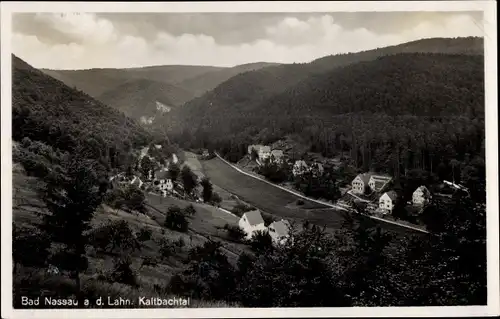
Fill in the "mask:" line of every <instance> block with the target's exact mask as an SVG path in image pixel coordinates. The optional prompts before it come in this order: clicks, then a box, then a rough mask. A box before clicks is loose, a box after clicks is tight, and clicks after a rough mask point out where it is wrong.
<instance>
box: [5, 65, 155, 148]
mask: <svg viewBox="0 0 500 319" xmlns="http://www.w3.org/2000/svg"><path fill="white" fill-rule="evenodd" d="M12 70H13V77H12V137H13V139H14V140H16V141H20V140H22V139H23V138H25V137H27V138H29V139H31V140H37V141H41V142H44V143H46V144H48V145H49V146H52V147H53V148H56V149H61V150H63V151H70V152H71V151H73V150H74V149H75V148H77V147H81V146H83V147H85V148H88V149H89V150H91V151H92V152H93V153H94V155H95V156H94V157H96V158H100V157H106V156H107V155H108V152H109V151H110V150H111V149H113V150H114V151H115V155H116V154H118V153H120V150H122V151H123V153H126V150H128V149H130V147H138V146H140V145H144V144H146V143H149V142H150V140H151V138H152V137H151V135H150V133H148V132H146V131H145V130H144V129H143V128H142V127H141V126H140V125H139V124H138V123H137V122H135V121H133V120H131V119H130V118H127V117H126V116H125V115H124V114H123V113H121V112H118V111H116V110H114V109H113V108H110V107H108V106H106V105H104V104H102V103H101V102H99V101H97V100H95V99H93V98H92V97H90V96H88V95H87V94H85V93H83V92H80V91H77V90H75V89H72V88H70V87H68V86H66V85H65V84H63V83H62V82H60V81H58V80H56V79H54V78H52V77H50V76H48V75H47V74H45V73H43V72H41V71H39V70H37V69H35V68H33V67H31V66H30V65H29V64H27V63H26V62H24V61H23V60H21V59H19V58H18V57H16V56H12ZM95 153H98V154H95Z"/></svg>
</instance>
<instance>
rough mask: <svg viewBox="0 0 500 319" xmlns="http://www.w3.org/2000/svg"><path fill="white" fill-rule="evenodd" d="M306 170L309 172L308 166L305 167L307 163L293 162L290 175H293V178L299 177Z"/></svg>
mask: <svg viewBox="0 0 500 319" xmlns="http://www.w3.org/2000/svg"><path fill="white" fill-rule="evenodd" d="M308 170H309V166H308V165H307V163H306V162H305V161H303V160H298V161H295V164H293V168H292V174H293V176H299V175H302V174H304V173H305V172H307V171H308Z"/></svg>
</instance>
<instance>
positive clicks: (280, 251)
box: [237, 227, 350, 307]
mask: <svg viewBox="0 0 500 319" xmlns="http://www.w3.org/2000/svg"><path fill="white" fill-rule="evenodd" d="M293 238H294V240H293V241H287V242H286V243H285V244H284V245H283V246H280V247H279V248H277V249H274V250H272V251H267V253H265V254H258V255H257V256H256V257H250V256H241V257H240V260H239V261H238V266H239V269H240V271H239V275H240V276H241V277H240V278H239V279H238V283H239V284H238V288H237V291H238V296H239V301H240V303H241V304H242V305H243V306H244V307H339V306H350V303H349V300H348V299H347V298H346V297H345V293H344V291H343V287H342V284H341V281H340V274H341V273H342V269H338V268H339V267H338V266H339V265H338V263H337V262H336V260H337V258H338V257H337V256H336V255H337V252H336V250H335V248H336V246H335V241H334V240H333V238H330V237H329V236H328V235H327V234H326V233H325V232H324V231H322V230H321V229H319V228H316V227H312V228H309V229H304V230H303V231H301V232H298V233H294V234H293ZM325 291H328V294H325Z"/></svg>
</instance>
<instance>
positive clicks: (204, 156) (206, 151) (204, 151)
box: [201, 150, 210, 158]
mask: <svg viewBox="0 0 500 319" xmlns="http://www.w3.org/2000/svg"><path fill="white" fill-rule="evenodd" d="M201 156H202V157H203V158H208V157H210V153H209V152H208V150H203V153H202V154H201Z"/></svg>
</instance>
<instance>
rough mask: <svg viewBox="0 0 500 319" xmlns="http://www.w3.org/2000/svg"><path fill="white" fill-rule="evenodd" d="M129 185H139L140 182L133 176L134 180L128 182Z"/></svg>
mask: <svg viewBox="0 0 500 319" xmlns="http://www.w3.org/2000/svg"><path fill="white" fill-rule="evenodd" d="M130 184H132V185H141V184H142V181H141V179H140V178H139V177H137V176H134V179H133V180H132V181H131V182H130Z"/></svg>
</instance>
